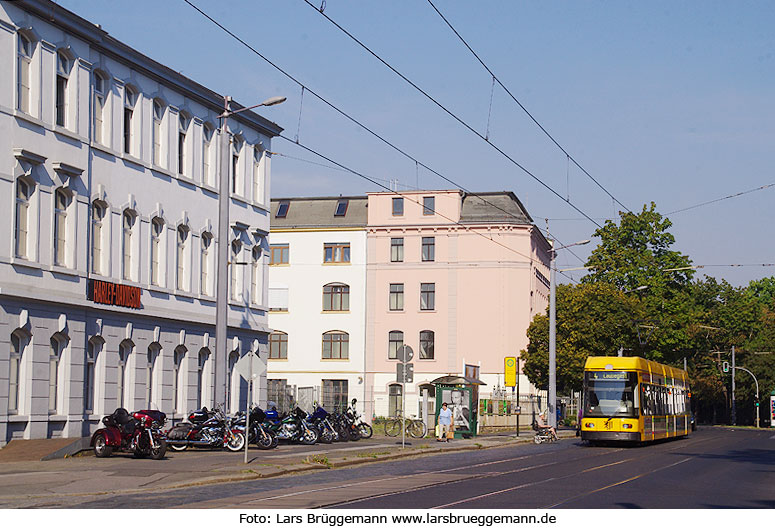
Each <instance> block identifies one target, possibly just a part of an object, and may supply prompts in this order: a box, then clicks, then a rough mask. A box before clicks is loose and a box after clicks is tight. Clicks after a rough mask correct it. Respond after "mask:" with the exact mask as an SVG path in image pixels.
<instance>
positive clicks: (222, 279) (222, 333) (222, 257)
mask: <svg viewBox="0 0 775 530" xmlns="http://www.w3.org/2000/svg"><path fill="white" fill-rule="evenodd" d="M285 99H286V98H284V97H273V98H269V99H267V100H265V101H263V102H262V103H259V104H258V105H253V106H252V107H244V108H241V109H238V110H235V111H233V110H231V108H230V104H231V97H230V96H225V97H224V99H223V113H222V114H221V115H220V116H219V118H221V145H220V152H221V164H220V166H219V170H218V174H219V179H220V180H219V183H218V255H217V258H218V260H217V261H218V266H217V272H216V293H215V296H216V303H215V359H216V365H215V366H216V369H215V388H216V395H221V396H223V407H224V409H225V408H226V407H227V406H228V404H227V403H226V396H227V391H226V390H227V383H228V382H227V381H226V374H228V373H229V356H228V355H227V354H226V347H227V346H226V342H227V341H226V334H227V333H228V304H227V297H228V294H229V293H228V286H229V282H228V278H227V275H228V264H229V202H230V200H229V198H230V194H229V159H230V157H229V144H230V139H229V128H228V120H229V116H231V115H233V114H237V113H240V112H244V111H246V110H250V109H254V108H256V107H269V106H272V105H277V104H280V103H282V102H283V101H285ZM221 355H222V356H223V358H222V359H221V363H218V362H217V360H218V357H219V356H221ZM219 364H220V366H222V367H223V368H224V370H222V371H221V370H218V366H219ZM225 412H226V411H225V410H224V413H225ZM245 434H246V435H247V432H246V433H245ZM245 443H247V439H246V441H245Z"/></svg>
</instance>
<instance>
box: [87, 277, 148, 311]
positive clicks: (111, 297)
mask: <svg viewBox="0 0 775 530" xmlns="http://www.w3.org/2000/svg"><path fill="white" fill-rule="evenodd" d="M140 293H141V290H140V288H139V287H135V286H133V285H118V284H115V283H110V282H103V281H102V280H89V284H88V288H87V294H86V296H87V298H88V299H89V300H91V301H93V302H94V303H96V304H107V305H117V306H121V307H130V308H132V309H140Z"/></svg>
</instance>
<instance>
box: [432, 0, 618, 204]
mask: <svg viewBox="0 0 775 530" xmlns="http://www.w3.org/2000/svg"><path fill="white" fill-rule="evenodd" d="M428 3H429V4H430V5H431V7H432V8H433V10H434V11H436V13H438V15H439V16H440V17H441V19H442V20H443V21H444V22H445V23H446V24H447V26H449V29H451V30H452V32H453V33H454V34H455V35H456V36H457V38H458V39H460V42H462V43H463V44H464V45H465V47H466V48H468V51H470V52H471V53H472V54H473V56H474V57H476V60H477V61H479V64H481V65H482V67H483V68H484V69H485V70H487V73H489V74H490V75H491V76H492V79H493V83H496V82H497V83H498V85H499V86H500V87H501V88H502V89H503V90H504V91H505V92H506V94H508V95H509V97H511V99H512V100H514V102H515V103H516V104H517V105H519V107H520V108H521V109H522V110H523V111H524V112H525V114H527V115H528V117H529V118H530V119H531V120H533V123H535V124H536V125H537V126H538V128H539V129H541V131H543V133H544V134H545V135H546V136H547V137H548V138H549V139H550V140H551V141H552V143H554V145H555V146H557V148H558V149H559V150H560V151H562V152H563V154H564V155H565V156H566V157H567V159H568V160H569V161H571V162H573V164H574V165H575V166H576V167H577V168H579V169H580V170H581V171H582V172H583V173H584V174H585V175H586V176H588V177H589V178H590V179H592V182H594V183H595V184H597V186H598V187H599V188H600V189H601V190H603V191H604V192H605V193H606V194H607V195H608V196H609V197H610V198H611V199H613V200H614V201H616V202H617V203H618V204H619V206H621V207H622V208H624V209H625V210H627V211H628V212H629V211H630V209H629V208H627V207H626V206H625V205H624V204H622V203H621V202H620V201H619V199H617V198H616V197H614V196H613V195H612V194H611V192H609V191H608V190H607V189H606V188H605V187H604V186H603V185H602V184H600V182H598V180H597V179H596V178H595V177H593V176H592V175H590V173H589V172H588V171H587V170H586V169H584V168H583V167H582V166H581V164H579V163H578V162H577V161H576V159H575V158H573V157H572V156H571V155H570V153H568V151H567V150H566V149H565V148H564V147H563V146H562V145H560V143H559V142H558V141H557V140H555V138H554V137H553V136H552V135H551V134H549V131H547V130H546V128H544V126H543V125H541V123H539V121H538V120H537V119H536V118H535V116H533V114H532V113H531V112H530V111H529V110H527V108H525V106H524V105H523V104H522V103H521V102H520V101H519V100H518V99H517V98H516V96H514V94H512V93H511V91H510V90H509V89H508V88H507V87H506V85H504V84H503V83H502V82H501V80H500V79H498V76H496V75H495V73H493V71H492V70H490V67H489V66H487V65H486V64H485V62H484V61H483V60H482V59H481V57H479V55H478V54H477V53H476V52H475V51H474V50H473V48H471V46H469V44H468V43H467V42H466V40H465V39H464V38H463V37H462V36H461V35H460V33H458V31H457V30H456V29H455V28H454V27H453V26H452V24H451V23H450V22H449V20H447V18H446V17H445V16H444V15H443V14H442V13H441V11H439V9H438V8H437V7H436V6H435V5H434V4H433V2H432V1H431V0H428ZM491 100H492V97H491ZM490 106H491V107H492V101H491V103H490Z"/></svg>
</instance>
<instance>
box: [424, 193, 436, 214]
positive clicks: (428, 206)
mask: <svg viewBox="0 0 775 530" xmlns="http://www.w3.org/2000/svg"><path fill="white" fill-rule="evenodd" d="M434 213H436V198H435V197H423V198H422V214H423V215H433V214H434Z"/></svg>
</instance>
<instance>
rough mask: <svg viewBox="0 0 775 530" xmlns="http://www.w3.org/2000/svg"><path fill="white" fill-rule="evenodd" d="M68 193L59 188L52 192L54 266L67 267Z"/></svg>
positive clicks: (69, 198) (69, 197)
mask: <svg viewBox="0 0 775 530" xmlns="http://www.w3.org/2000/svg"><path fill="white" fill-rule="evenodd" d="M71 201H72V198H71V195H70V193H68V192H67V191H65V190H63V189H62V188H59V189H58V190H56V191H55V192H54V264H55V265H60V266H65V265H67V210H68V209H69V207H70V203H71Z"/></svg>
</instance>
